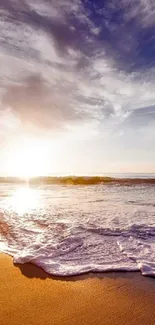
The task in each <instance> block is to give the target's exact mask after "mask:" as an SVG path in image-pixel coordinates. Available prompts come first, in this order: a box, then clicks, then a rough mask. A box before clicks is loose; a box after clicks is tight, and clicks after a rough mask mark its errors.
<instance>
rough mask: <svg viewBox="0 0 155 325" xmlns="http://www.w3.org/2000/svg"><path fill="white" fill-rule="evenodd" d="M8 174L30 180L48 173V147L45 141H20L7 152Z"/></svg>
mask: <svg viewBox="0 0 155 325" xmlns="http://www.w3.org/2000/svg"><path fill="white" fill-rule="evenodd" d="M7 161H8V162H7V170H8V174H9V175H11V176H15V177H22V178H30V177H37V176H44V175H47V173H48V147H47V143H45V141H44V142H43V141H41V140H38V141H37V140H34V139H30V138H29V139H24V140H23V139H21V140H20V142H19V141H18V143H16V144H15V145H14V146H12V147H11V149H10V150H8V160H7Z"/></svg>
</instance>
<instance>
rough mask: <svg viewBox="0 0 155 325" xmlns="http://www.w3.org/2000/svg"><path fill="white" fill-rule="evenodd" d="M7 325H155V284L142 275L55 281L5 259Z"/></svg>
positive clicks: (1, 283)
mask: <svg viewBox="0 0 155 325" xmlns="http://www.w3.org/2000/svg"><path fill="white" fill-rule="evenodd" d="M0 324H1V325H8V324H11V325H18V324H20V325H45V324H46V325H50V324H51V325H53V324H57V325H60V324H61V325H71V324H72V325H75V324H76V325H77V324H79V325H87V324H88V325H100V324H106V325H108V324H113V325H128V324H133V325H136V324H138V325H139V324H141V325H155V279H151V278H146V277H143V276H141V275H140V273H138V272H137V273H111V274H103V275H102V276H101V275H100V276H98V277H97V276H91V275H90V276H88V275H87V276H83V277H76V278H75V277H74V278H72V279H70V280H67V279H64V280H63V281H62V280H60V279H54V278H50V277H49V276H48V275H47V274H46V273H44V272H43V271H42V270H40V269H39V268H37V267H35V266H33V265H31V264H27V265H21V266H19V267H15V266H14V265H13V262H12V258H10V257H8V256H6V255H4V254H1V255H0Z"/></svg>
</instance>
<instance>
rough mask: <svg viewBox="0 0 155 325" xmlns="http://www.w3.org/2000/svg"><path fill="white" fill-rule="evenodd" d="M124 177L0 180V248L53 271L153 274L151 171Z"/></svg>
mask: <svg viewBox="0 0 155 325" xmlns="http://www.w3.org/2000/svg"><path fill="white" fill-rule="evenodd" d="M126 177H127V178H128V181H127V182H124V181H123V182H121V180H120V179H124V178H125V175H124V176H123V175H119V180H118V181H112V182H107V183H104V182H97V183H96V184H95V183H93V185H91V184H85V185H82V184H76V185H70V184H68V185H66V184H49V182H48V184H46V182H44V183H40V184H39V183H37V184H31V185H29V184H17V183H14V182H12V183H9V182H1V183H0V251H1V252H4V253H7V254H9V255H11V256H13V260H14V263H27V262H30V263H33V264H35V265H37V266H39V267H41V268H42V269H43V270H45V271H46V272H47V273H49V274H51V275H56V276H72V275H77V274H82V273H87V272H106V271H138V270H139V271H140V272H141V273H142V274H143V275H150V276H155V181H151V180H152V179H153V178H154V175H142V176H141V177H140V178H141V181H138V182H134V181H132V179H130V181H129V177H130V175H128V176H126ZM132 178H133V179H135V178H136V179H138V178H139V175H137V176H136V175H135V176H133V177H132ZM149 179H150V182H149ZM146 180H147V181H146Z"/></svg>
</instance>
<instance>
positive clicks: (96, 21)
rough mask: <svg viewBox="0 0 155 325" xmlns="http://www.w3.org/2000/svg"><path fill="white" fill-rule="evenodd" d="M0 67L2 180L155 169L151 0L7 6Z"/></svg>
mask: <svg viewBox="0 0 155 325" xmlns="http://www.w3.org/2000/svg"><path fill="white" fill-rule="evenodd" d="M0 63H1V67H0V174H1V175H2V174H16V173H17V171H18V170H19V169H20V170H21V167H20V166H21V165H22V166H23V169H24V168H25V169H26V168H27V167H26V166H29V167H28V169H29V171H28V172H30V170H31V173H32V174H34V171H35V169H36V170H37V171H36V174H37V173H38V174H104V173H108V172H114V173H115V172H136V173H137V172H145V173H146V172H155V150H154V148H155V3H154V1H152V0H119V1H117V0H105V1H104V0H94V1H93V0H83V1H81V0H72V1H70V0H57V1H55V0H22V1H21V0H1V1H0ZM24 161H25V164H24ZM37 165H38V169H37ZM21 173H24V171H23V170H21Z"/></svg>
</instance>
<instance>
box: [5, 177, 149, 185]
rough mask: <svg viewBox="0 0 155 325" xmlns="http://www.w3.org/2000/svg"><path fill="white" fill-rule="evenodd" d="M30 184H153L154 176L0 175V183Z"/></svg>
mask: <svg viewBox="0 0 155 325" xmlns="http://www.w3.org/2000/svg"><path fill="white" fill-rule="evenodd" d="M27 182H28V183H29V184H30V185H40V184H44V185H48V184H49V185H50V184H51V185H52V184H57V185H97V184H104V185H106V184H108V185H123V186H124V185H125V186H132V185H155V178H114V177H106V176H61V177H59V176H58V177H33V178H29V179H25V178H18V177H0V183H3V184H10V183H15V184H22V183H27Z"/></svg>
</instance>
